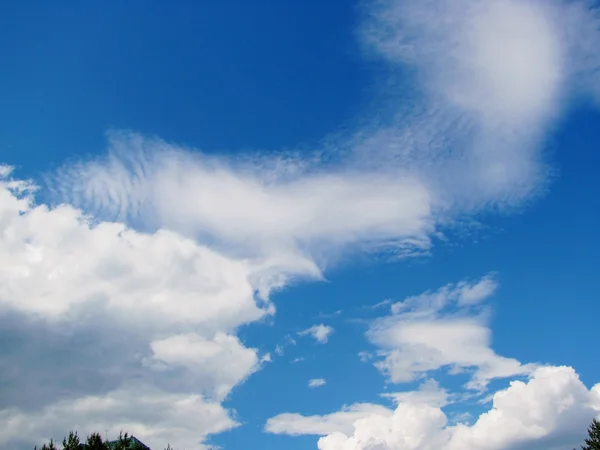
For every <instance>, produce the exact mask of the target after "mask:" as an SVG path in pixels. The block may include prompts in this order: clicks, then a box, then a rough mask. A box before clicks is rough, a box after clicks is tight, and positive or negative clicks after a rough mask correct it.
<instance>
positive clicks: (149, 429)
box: [0, 385, 237, 450]
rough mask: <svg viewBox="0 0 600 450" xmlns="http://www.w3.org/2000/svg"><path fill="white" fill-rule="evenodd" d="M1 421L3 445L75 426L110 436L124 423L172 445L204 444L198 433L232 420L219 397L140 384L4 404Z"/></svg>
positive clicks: (160, 444) (58, 434)
mask: <svg viewBox="0 0 600 450" xmlns="http://www.w3.org/2000/svg"><path fill="white" fill-rule="evenodd" d="M0 421H1V423H2V427H0V442H3V443H4V444H3V447H5V446H6V447H5V448H7V447H9V448H15V447H14V446H15V445H19V444H23V447H24V448H26V446H27V444H31V443H35V444H38V445H40V444H43V443H44V442H47V440H48V438H49V437H54V439H55V440H62V438H63V437H64V435H65V434H66V433H68V432H69V430H71V429H76V430H78V432H79V435H80V436H86V435H89V434H90V433H92V432H100V433H102V434H103V435H104V433H105V431H107V432H108V435H109V438H110V437H112V438H115V437H116V436H118V434H119V432H120V431H121V430H123V429H125V430H127V431H128V432H129V433H131V434H133V435H135V436H136V437H139V438H141V439H142V441H144V442H145V443H147V444H149V445H152V446H153V447H154V448H165V447H166V446H167V444H168V443H171V445H172V446H173V445H174V446H177V448H189V449H194V450H208V448H209V447H207V446H204V445H202V444H200V443H199V442H200V441H201V439H202V438H203V437H205V436H207V435H209V434H213V433H219V432H223V431H226V430H229V429H231V428H233V427H235V426H237V423H236V422H235V421H234V420H232V419H231V418H230V417H229V414H228V412H227V411H226V410H225V409H223V407H222V406H221V405H220V404H219V403H215V402H208V401H206V400H205V399H204V398H203V397H202V396H200V395H193V394H190V393H187V392H186V393H169V392H164V391H161V390H159V389H156V388H155V387H153V386H144V385H141V386H140V385H127V386H123V387H122V388H120V389H118V390H116V391H110V392H106V393H104V394H102V395H98V396H94V395H89V396H84V397H80V398H76V399H71V400H61V401H58V402H56V403H54V404H52V405H48V406H45V407H41V408H39V409H37V410H36V411H34V412H31V413H24V412H23V411H20V410H19V409H11V408H9V409H3V410H0ZM6 443H11V445H10V446H8V444H6Z"/></svg>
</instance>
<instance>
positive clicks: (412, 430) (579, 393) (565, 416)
mask: <svg viewBox="0 0 600 450" xmlns="http://www.w3.org/2000/svg"><path fill="white" fill-rule="evenodd" d="M395 398H396V400H397V402H398V405H397V407H396V408H395V409H394V410H390V409H388V408H384V407H382V406H378V405H375V404H362V405H355V406H353V407H350V408H344V409H343V410H342V411H340V412H337V413H333V414H330V415H327V416H311V417H304V416H301V415H298V414H289V413H288V414H281V415H279V416H276V417H273V418H272V419H270V420H269V422H267V426H266V430H267V431H269V432H271V433H279V434H282V433H283V434H292V435H301V434H315V435H321V436H323V437H322V438H320V439H319V441H318V448H319V449H321V450H417V449H419V450H421V449H422V450H462V449H467V448H468V449H472V450H507V449H510V450H516V449H525V448H535V449H540V450H541V449H553V450H554V449H558V448H561V447H560V446H562V447H563V448H568V447H569V445H574V444H575V443H577V442H578V441H579V440H580V437H581V435H582V434H583V433H585V427H586V425H587V423H588V422H589V420H590V418H591V417H594V416H598V415H600V409H599V408H598V406H599V403H598V401H599V399H600V385H596V386H594V387H593V388H592V389H589V390H588V389H587V388H586V387H585V385H583V383H582V382H581V381H580V380H579V377H578V376H577V374H576V373H575V371H574V370H573V369H572V368H570V367H540V368H538V369H536V370H535V371H534V372H533V373H532V374H531V377H530V378H529V380H528V381H527V382H523V381H513V382H511V384H510V386H509V387H508V388H506V389H503V390H500V391H498V392H496V393H495V394H494V396H493V404H492V407H491V409H490V410H489V411H487V412H485V413H483V414H482V415H481V416H479V418H478V420H477V421H476V422H475V423H474V424H473V425H468V424H464V423H458V424H456V425H450V424H449V421H448V417H447V415H446V414H445V413H444V411H443V407H444V405H445V404H446V400H447V395H446V392H445V391H444V390H443V389H441V388H439V387H437V386H436V385H434V384H432V383H429V384H426V385H424V386H423V387H422V389H421V390H420V391H415V392H410V393H399V394H395ZM336 427H337V429H335V430H334V428H336ZM349 428H351V429H352V431H351V432H348V429H349ZM332 430H333V431H332Z"/></svg>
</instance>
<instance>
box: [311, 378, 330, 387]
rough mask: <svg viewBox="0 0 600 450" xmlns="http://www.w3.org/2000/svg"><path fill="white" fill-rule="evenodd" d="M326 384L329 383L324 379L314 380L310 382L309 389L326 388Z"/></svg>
mask: <svg viewBox="0 0 600 450" xmlns="http://www.w3.org/2000/svg"><path fill="white" fill-rule="evenodd" d="M326 384H327V381H325V379H324V378H313V379H312V380H309V381H308V387H309V388H318V387H321V386H325V385H326Z"/></svg>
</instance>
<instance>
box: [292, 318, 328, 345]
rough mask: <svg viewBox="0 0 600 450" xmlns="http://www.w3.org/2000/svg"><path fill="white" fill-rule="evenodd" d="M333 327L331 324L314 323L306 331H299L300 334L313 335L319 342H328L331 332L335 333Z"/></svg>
mask: <svg viewBox="0 0 600 450" xmlns="http://www.w3.org/2000/svg"><path fill="white" fill-rule="evenodd" d="M333 331H334V330H333V327H330V326H329V325H323V324H322V323H321V324H319V325H313V326H312V327H310V328H307V329H306V330H304V331H300V332H299V333H298V335H299V336H312V338H313V339H314V340H315V341H317V342H318V343H319V344H326V343H327V340H328V339H329V336H330V335H331V333H333Z"/></svg>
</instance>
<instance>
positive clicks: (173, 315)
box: [0, 168, 273, 449]
mask: <svg viewBox="0 0 600 450" xmlns="http://www.w3.org/2000/svg"><path fill="white" fill-rule="evenodd" d="M3 173H4V176H5V178H4V179H2V180H0V286H1V288H0V319H1V320H2V322H3V323H4V324H5V326H3V330H4V331H3V335H6V336H3V337H5V338H6V345H5V344H3V346H2V348H3V351H2V352H1V353H0V356H1V357H0V366H1V367H2V368H3V369H6V371H4V370H3V373H6V382H7V385H8V387H9V391H10V392H14V393H15V395H12V394H9V393H7V395H6V396H5V395H4V393H3V398H5V402H3V408H5V409H3V410H2V412H1V414H2V415H3V416H4V417H6V418H7V421H8V422H7V421H5V420H3V423H4V424H6V423H11V424H14V427H13V426H12V425H11V426H8V428H7V427H3V428H2V432H1V433H0V442H1V443H2V445H3V446H6V445H9V444H10V445H13V444H14V442H13V440H14V439H17V438H18V437H19V436H24V434H23V433H22V430H23V429H27V430H28V433H25V435H27V436H31V438H33V437H36V438H40V439H41V438H43V437H45V438H48V437H50V436H54V437H60V433H64V432H65V430H67V431H68V429H71V428H73V427H75V426H76V425H81V431H82V432H84V431H87V430H89V429H90V427H91V426H92V425H93V424H95V425H94V426H96V427H98V426H100V424H102V427H103V428H102V429H103V430H104V429H108V430H114V429H116V428H117V427H128V429H129V431H130V432H133V433H136V434H137V435H138V436H139V437H140V438H143V439H147V440H148V442H149V443H151V444H153V445H162V443H164V442H166V441H167V440H170V441H171V442H172V443H173V444H175V445H182V446H183V445H185V446H186V447H187V448H197V449H201V448H204V447H203V446H202V445H201V444H200V442H201V441H202V440H203V439H204V438H205V437H206V436H207V435H208V434H210V433H215V432H219V431H224V430H227V429H230V428H231V427H233V426H236V422H235V421H234V420H233V419H231V418H230V417H229V415H228V412H227V411H226V410H225V409H223V408H222V407H221V406H220V404H219V402H220V401H222V400H223V399H224V398H225V397H226V396H227V395H228V394H229V392H230V391H231V390H232V388H233V387H234V386H235V385H237V384H239V383H241V382H242V381H243V380H244V379H245V378H246V377H247V376H249V375H250V374H251V373H252V372H254V371H256V370H257V369H258V366H259V363H258V356H257V352H256V350H253V349H249V348H246V347H245V346H244V345H243V343H241V342H240V341H239V339H238V338H237V337H235V336H234V335H233V333H234V332H235V329H236V328H237V327H239V326H240V325H243V324H247V323H251V322H255V321H257V320H260V319H261V318H263V317H265V316H266V315H269V314H272V312H273V308H272V306H271V305H270V303H269V302H268V301H267V300H266V299H265V300H257V299H256V298H255V292H256V290H257V287H256V285H255V284H253V283H254V282H256V281H257V280H260V275H259V276H258V278H254V275H255V274H256V273H255V272H254V270H255V269H257V270H258V272H260V271H261V270H262V268H261V267H259V266H254V265H253V264H252V263H251V262H243V261H239V260H233V259H230V258H227V257H224V256H223V255H220V254H218V253H216V252H215V251H213V250H210V249H209V248H207V247H205V246H202V245H200V244H198V243H196V242H194V241H192V240H189V239H186V238H183V237H181V236H180V235H177V234H175V233H172V232H169V231H166V230H161V231H158V232H156V233H152V234H145V233H140V232H137V231H134V230H132V229H129V228H127V227H125V226H124V225H122V224H119V223H111V222H98V223H92V222H91V221H90V219H89V218H88V217H86V216H85V215H84V214H82V213H81V211H79V210H77V209H75V208H73V207H70V206H67V205H61V206H58V207H56V208H49V207H47V206H46V205H36V204H35V202H34V199H33V196H32V195H33V191H34V186H32V185H31V184H29V183H27V182H23V181H18V180H12V179H10V178H8V177H9V176H10V171H9V170H8V169H7V168H4V169H3ZM259 282H260V281H259ZM38 350H39V351H38ZM36 354H37V357H34V358H33V359H32V358H31V357H32V356H34V355H36ZM69 355H70V356H69ZM28 357H29V359H27V358H28ZM134 379H137V380H139V382H140V383H142V384H141V385H140V386H138V385H137V384H132V381H133V380H134ZM141 386H144V387H143V388H142V387H141ZM139 389H142V390H141V391H139V392H138V390H139ZM182 389H183V390H184V391H182ZM29 392H31V395H29V394H28V393H29ZM91 393H93V394H91ZM148 405H155V406H157V407H154V406H153V407H151V408H150V407H148ZM69 408H71V409H72V412H69V413H66V412H65V411H67V410H69ZM150 409H151V410H153V411H160V412H156V413H155V414H154V416H152V415H151V414H150V415H148V414H149V413H148V414H146V413H144V414H142V413H141V412H140V411H144V410H150ZM24 423H25V424H26V426H22V424H24ZM59 427H60V428H59ZM16 429H20V430H21V432H20V433H19V436H17V435H15V434H14V432H13V431H11V430H16Z"/></svg>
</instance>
